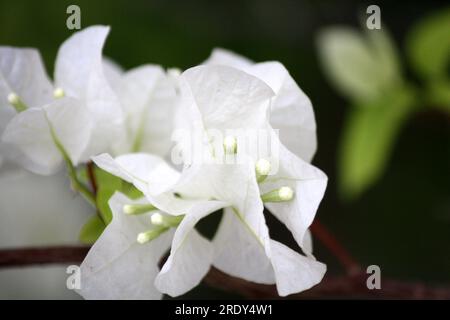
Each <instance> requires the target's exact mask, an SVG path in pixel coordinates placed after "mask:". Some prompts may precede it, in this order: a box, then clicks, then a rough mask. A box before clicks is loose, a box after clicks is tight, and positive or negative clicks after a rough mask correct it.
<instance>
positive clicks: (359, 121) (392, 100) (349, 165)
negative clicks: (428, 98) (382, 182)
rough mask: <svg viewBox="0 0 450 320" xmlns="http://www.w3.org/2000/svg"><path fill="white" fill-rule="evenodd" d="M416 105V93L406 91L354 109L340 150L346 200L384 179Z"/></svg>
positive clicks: (341, 185) (342, 180) (341, 172)
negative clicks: (402, 130) (380, 178)
mask: <svg viewBox="0 0 450 320" xmlns="http://www.w3.org/2000/svg"><path fill="white" fill-rule="evenodd" d="M414 103H415V94H414V91H412V90H411V89H407V88H404V89H399V90H393V91H392V92H391V93H390V94H387V95H385V96H383V97H381V98H379V99H377V100H374V101H372V102H370V103H366V104H365V105H357V106H355V107H354V108H353V110H352V111H351V113H350V116H349V118H348V122H347V123H346V127H345V129H344V134H343V137H342V140H341V145H340V150H339V152H340V154H339V178H340V179H339V180H340V181H339V182H340V193H341V195H342V196H343V197H344V198H345V199H347V200H351V199H354V198H356V197H357V196H359V195H360V194H361V193H362V192H363V191H364V190H366V189H367V188H368V187H370V186H371V185H372V184H374V183H375V182H376V181H377V179H378V178H379V177H380V176H381V175H382V173H383V172H384V169H385V167H386V164H387V161H388V159H389V157H390V153H391V150H392V147H393V145H394V142H395V139H396V137H397V134H398V132H399V130H400V128H401V126H402V124H403V123H404V122H405V120H406V119H407V117H408V116H409V115H410V114H411V113H412V112H413V111H414V110H415V109H414V105H415V104H414Z"/></svg>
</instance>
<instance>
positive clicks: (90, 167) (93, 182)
mask: <svg viewBox="0 0 450 320" xmlns="http://www.w3.org/2000/svg"><path fill="white" fill-rule="evenodd" d="M86 169H87V174H88V179H89V183H90V185H91V188H92V192H93V193H94V196H95V195H97V180H96V178H95V171H94V163H93V162H92V161H90V162H88V163H87V165H86Z"/></svg>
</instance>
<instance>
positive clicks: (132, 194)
mask: <svg viewBox="0 0 450 320" xmlns="http://www.w3.org/2000/svg"><path fill="white" fill-rule="evenodd" d="M95 177H96V181H97V199H96V200H97V209H98V210H99V211H100V214H101V215H102V217H103V219H104V220H105V222H106V223H107V224H109V223H110V222H111V220H112V212H111V209H110V207H109V203H108V202H109V199H110V198H111V197H112V196H113V195H114V193H116V192H117V191H120V192H122V193H123V194H125V195H126V196H128V197H129V198H131V199H138V198H142V197H143V196H144V195H143V194H142V192H140V191H139V190H138V189H136V188H135V187H134V186H133V185H132V184H130V183H128V182H126V181H123V180H122V179H120V178H118V177H116V176H114V175H112V174H110V173H108V172H106V171H104V170H102V169H100V168H96V170H95Z"/></svg>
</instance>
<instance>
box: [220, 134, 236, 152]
mask: <svg viewBox="0 0 450 320" xmlns="http://www.w3.org/2000/svg"><path fill="white" fill-rule="evenodd" d="M223 148H224V151H225V153H226V154H235V153H236V152H237V140H236V138H235V137H233V136H226V137H225V139H223Z"/></svg>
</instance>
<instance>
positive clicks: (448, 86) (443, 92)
mask: <svg viewBox="0 0 450 320" xmlns="http://www.w3.org/2000/svg"><path fill="white" fill-rule="evenodd" d="M427 101H428V103H429V104H430V105H431V106H432V107H433V108H436V109H440V110H443V111H446V112H450V81H448V80H441V81H439V80H436V81H432V82H430V83H429V84H428V99H427Z"/></svg>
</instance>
